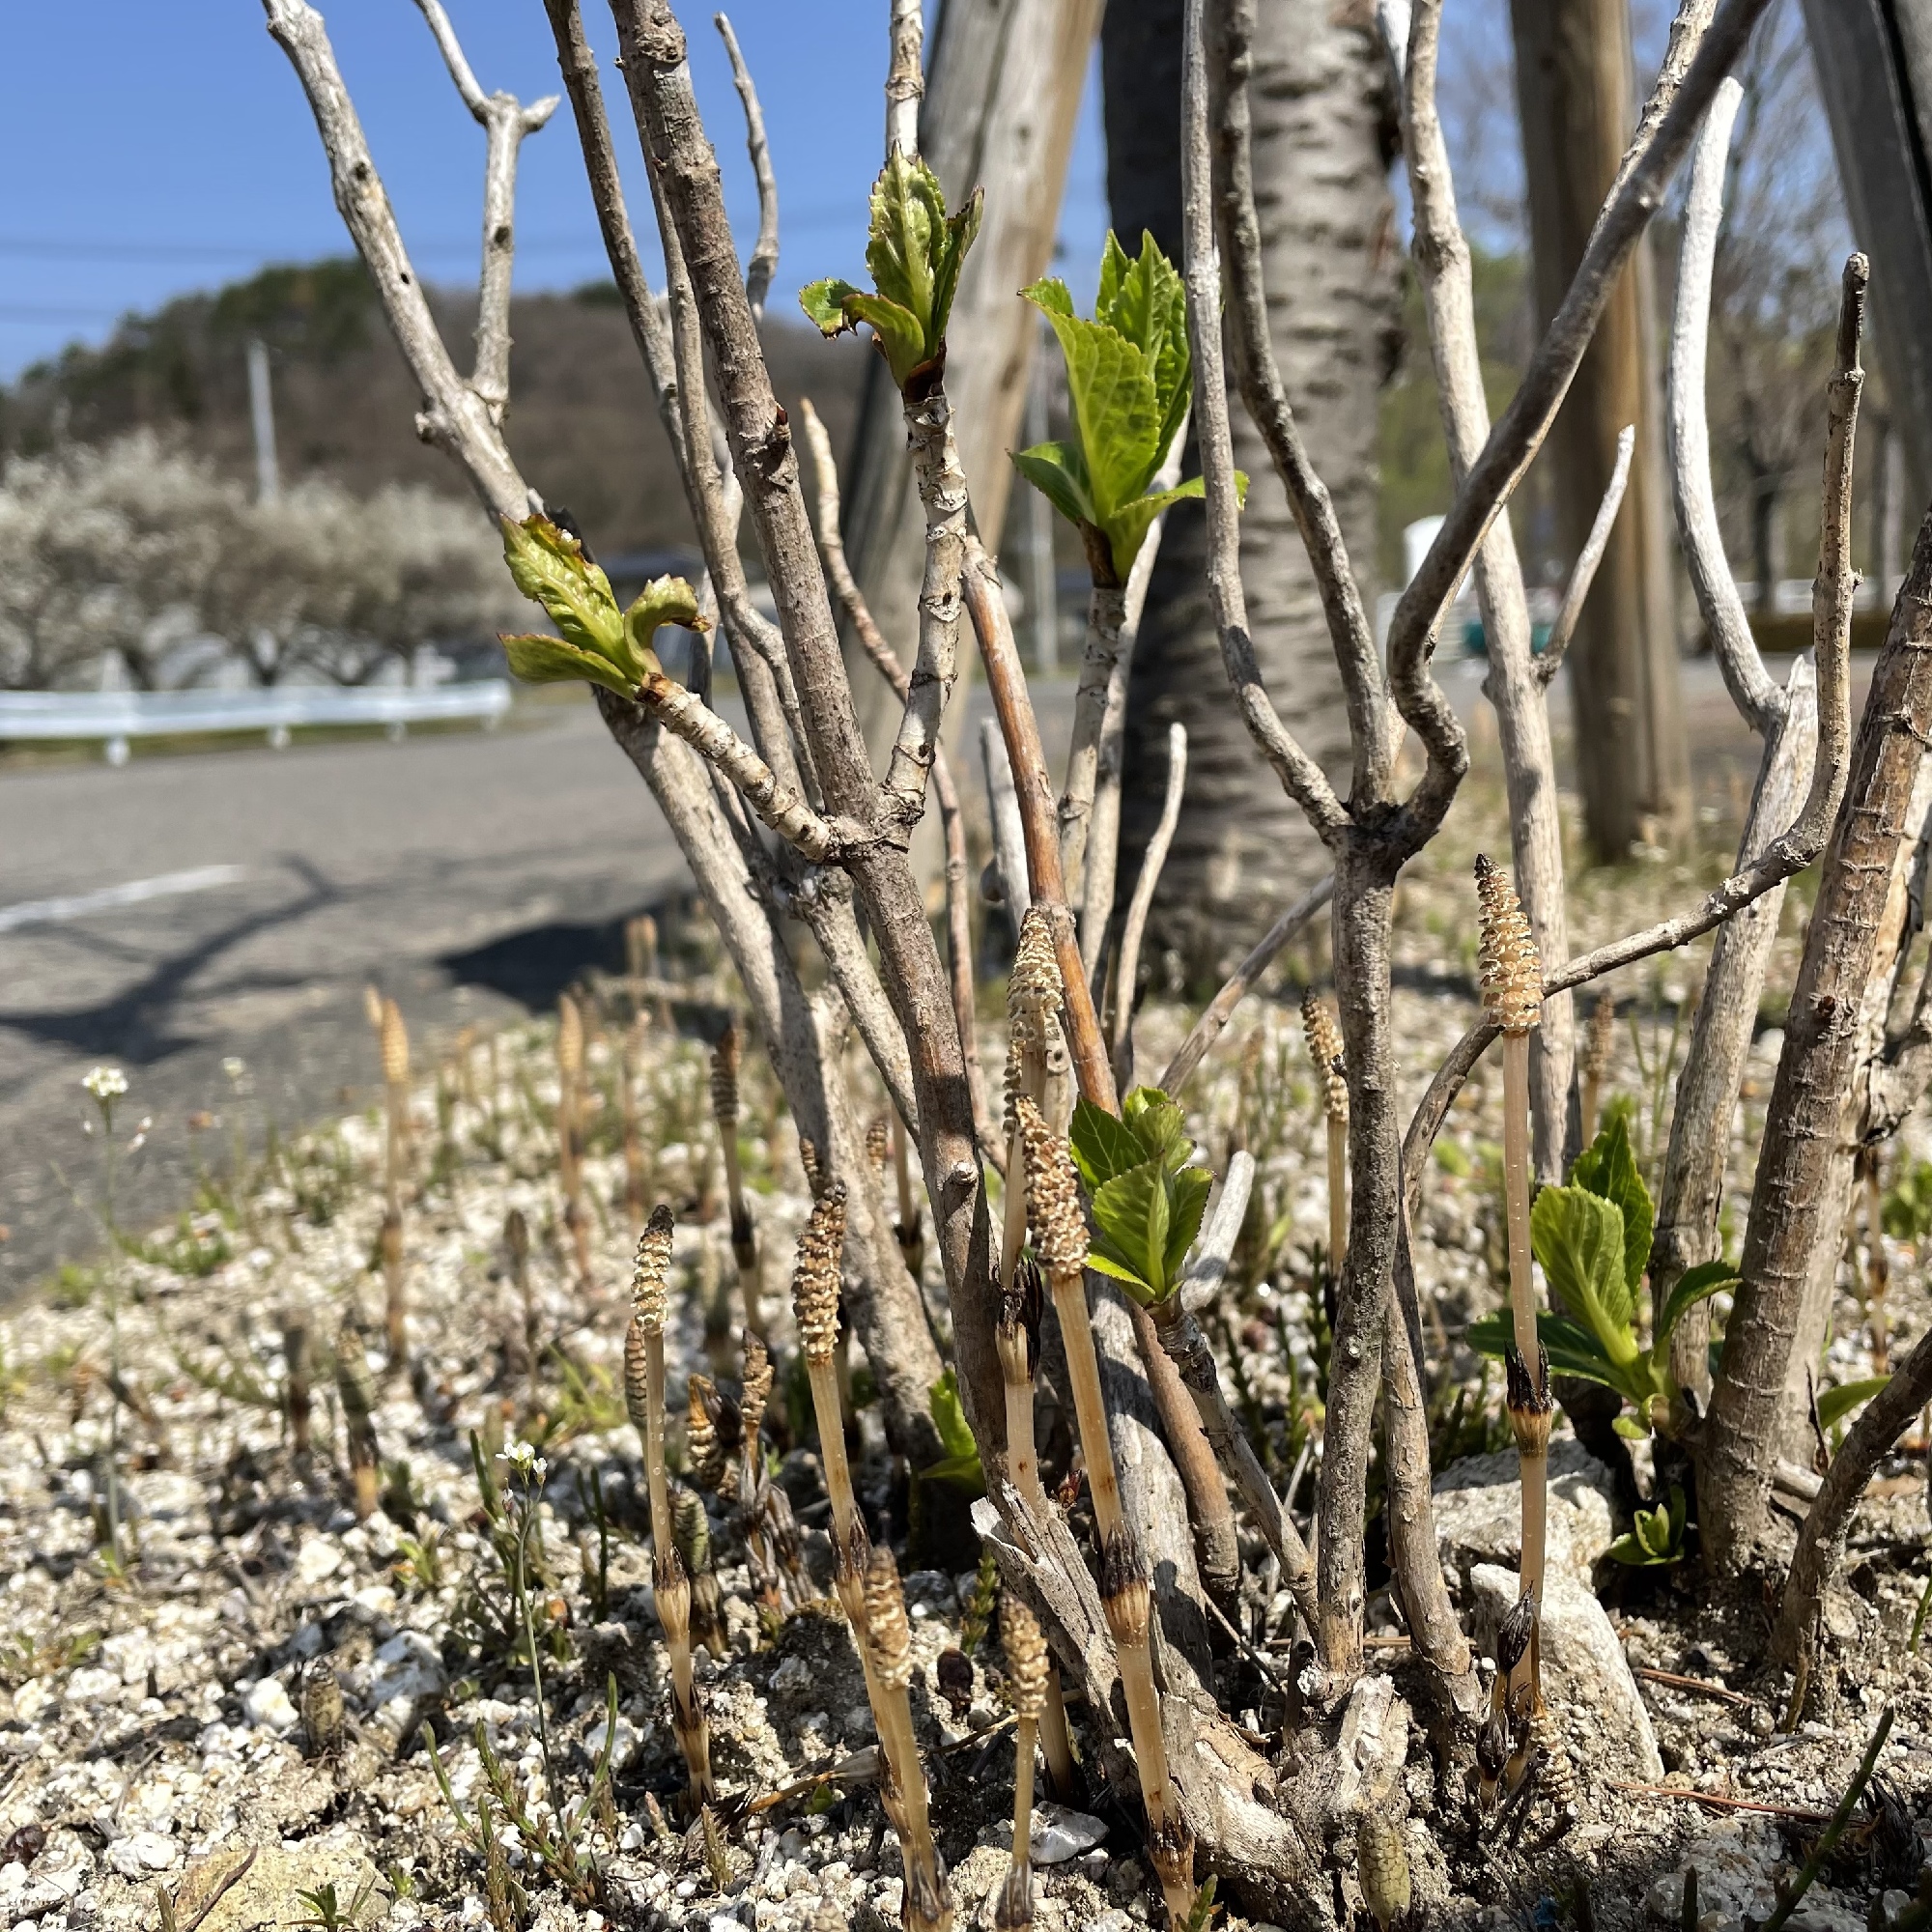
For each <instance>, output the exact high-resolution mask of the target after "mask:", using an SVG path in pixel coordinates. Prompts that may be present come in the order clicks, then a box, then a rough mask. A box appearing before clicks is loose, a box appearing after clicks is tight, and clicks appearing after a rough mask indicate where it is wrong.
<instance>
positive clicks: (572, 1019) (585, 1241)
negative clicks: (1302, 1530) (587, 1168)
mask: <svg viewBox="0 0 1932 1932" xmlns="http://www.w3.org/2000/svg"><path fill="white" fill-rule="evenodd" d="M582 1091H583V1014H582V1010H581V1009H579V1007H578V1004H577V1002H576V1001H575V1000H573V999H572V998H571V997H570V995H569V994H568V993H565V994H563V995H562V996H561V997H560V998H559V999H558V1001H557V1003H556V1149H557V1179H558V1180H559V1182H560V1183H561V1185H562V1188H563V1225H564V1226H565V1227H566V1228H568V1229H569V1230H570V1237H571V1242H572V1245H573V1248H574V1250H575V1252H576V1256H577V1278H578V1280H579V1282H580V1283H584V1282H588V1281H589V1279H590V1220H589V1216H588V1214H587V1213H586V1212H585V1209H584V1206H583V1168H582V1160H581V1159H580V1147H579V1132H580V1125H579V1120H578V1116H579V1113H580V1111H581V1107H580V1102H581V1100H582Z"/></svg>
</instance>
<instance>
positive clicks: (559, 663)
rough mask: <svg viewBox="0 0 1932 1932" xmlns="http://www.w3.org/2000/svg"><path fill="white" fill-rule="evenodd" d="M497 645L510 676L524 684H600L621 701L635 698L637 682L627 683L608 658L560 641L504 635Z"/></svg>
mask: <svg viewBox="0 0 1932 1932" xmlns="http://www.w3.org/2000/svg"><path fill="white" fill-rule="evenodd" d="M497 641H498V642H499V643H500V644H501V645H502V646H503V652H504V655H505V656H506V657H507V658H508V659H509V660H510V675H511V676H512V677H517V678H521V679H522V680H523V681H524V683H526V684H577V683H580V682H582V683H586V684H601V685H603V686H604V687H605V688H606V689H607V690H610V691H614V692H616V693H618V694H619V696H624V697H634V696H637V690H638V687H637V683H636V681H632V682H630V683H626V682H625V679H624V674H623V672H622V671H620V670H619V669H618V668H617V667H616V666H615V665H613V664H612V663H611V660H610V659H609V658H600V657H599V656H598V655H597V654H596V652H594V651H580V650H579V649H578V648H577V646H576V645H575V644H566V643H565V642H564V641H563V639H561V638H546V637H542V636H538V635H528V636H524V637H511V636H509V635H508V634H503V635H500V636H499V637H498V639H497Z"/></svg>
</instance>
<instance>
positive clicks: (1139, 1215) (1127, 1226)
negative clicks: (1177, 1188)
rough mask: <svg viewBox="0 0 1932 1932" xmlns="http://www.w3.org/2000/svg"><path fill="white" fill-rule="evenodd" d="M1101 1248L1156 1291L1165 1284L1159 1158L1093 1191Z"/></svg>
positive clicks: (1165, 1223)
mask: <svg viewBox="0 0 1932 1932" xmlns="http://www.w3.org/2000/svg"><path fill="white" fill-rule="evenodd" d="M1170 1226H1171V1220H1170V1216H1169V1210H1168V1191H1167V1174H1166V1172H1165V1170H1164V1169H1163V1168H1162V1166H1161V1164H1160V1162H1159V1161H1157V1160H1150V1161H1144V1162H1143V1163H1142V1164H1141V1165H1140V1166H1139V1167H1133V1168H1129V1169H1128V1170H1127V1171H1126V1173H1124V1174H1117V1175H1115V1176H1114V1178H1113V1179H1111V1180H1108V1181H1106V1182H1104V1183H1103V1184H1102V1185H1101V1186H1099V1187H1097V1188H1095V1189H1094V1228H1095V1229H1096V1230H1097V1231H1098V1233H1099V1236H1100V1245H1101V1248H1102V1251H1103V1252H1104V1253H1105V1254H1106V1255H1107V1256H1108V1257H1109V1258H1110V1259H1112V1260H1114V1261H1117V1262H1119V1263H1121V1264H1122V1265H1124V1266H1126V1267H1130V1268H1132V1269H1133V1270H1134V1272H1135V1273H1136V1274H1137V1275H1139V1277H1140V1279H1141V1280H1142V1282H1144V1283H1145V1284H1146V1286H1147V1287H1148V1288H1149V1289H1150V1290H1151V1292H1152V1293H1155V1294H1159V1293H1162V1291H1163V1290H1164V1289H1165V1288H1166V1286H1167V1280H1166V1273H1167V1236H1168V1230H1169V1227H1170Z"/></svg>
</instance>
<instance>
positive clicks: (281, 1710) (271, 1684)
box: [241, 1677, 298, 1731]
mask: <svg viewBox="0 0 1932 1932" xmlns="http://www.w3.org/2000/svg"><path fill="white" fill-rule="evenodd" d="M241 1710H242V1713H243V1715H244V1716H245V1717H246V1718H247V1719H248V1721H249V1722H250V1723H251V1724H256V1725H259V1726H260V1727H261V1728H262V1729H264V1730H269V1731H292V1730H294V1729H295V1727H296V1724H297V1722H298V1718H297V1714H296V1707H295V1705H294V1704H293V1703H292V1702H291V1701H290V1699H289V1692H288V1687H287V1686H286V1685H285V1684H284V1683H283V1682H282V1680H281V1679H280V1678H279V1677H265V1678H263V1679H262V1681H261V1682H260V1683H259V1684H254V1685H250V1686H249V1688H248V1689H247V1690H245V1691H244V1692H243V1693H242V1696H241Z"/></svg>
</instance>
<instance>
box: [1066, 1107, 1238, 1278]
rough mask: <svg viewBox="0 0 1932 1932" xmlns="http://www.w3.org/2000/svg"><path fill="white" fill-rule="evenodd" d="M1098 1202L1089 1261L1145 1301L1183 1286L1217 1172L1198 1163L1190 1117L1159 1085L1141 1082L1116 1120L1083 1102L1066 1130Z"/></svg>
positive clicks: (1091, 1196) (1090, 1194) (1090, 1196)
mask: <svg viewBox="0 0 1932 1932" xmlns="http://www.w3.org/2000/svg"><path fill="white" fill-rule="evenodd" d="M1067 1138H1068V1141H1069V1142H1070V1144H1071V1146H1072V1150H1073V1163H1074V1165H1075V1166H1076V1167H1077V1168H1078V1169H1079V1170H1080V1178H1081V1179H1082V1180H1083V1181H1085V1182H1086V1184H1087V1194H1088V1199H1089V1200H1090V1201H1091V1203H1092V1204H1093V1215H1094V1242H1093V1246H1092V1248H1091V1250H1090V1251H1089V1253H1088V1257H1087V1264H1088V1266H1089V1267H1092V1268H1095V1269H1097V1270H1098V1271H1099V1272H1100V1273H1101V1274H1105V1275H1111V1276H1112V1277H1113V1278H1114V1279H1115V1280H1116V1281H1118V1282H1120V1283H1121V1284H1122V1287H1124V1288H1125V1289H1126V1291H1127V1293H1129V1294H1131V1295H1132V1296H1133V1297H1134V1299H1135V1300H1136V1301H1138V1302H1140V1303H1142V1304H1143V1305H1144V1306H1145V1305H1146V1304H1148V1303H1150V1302H1154V1301H1164V1300H1166V1299H1167V1297H1168V1296H1169V1295H1170V1294H1172V1293H1175V1291H1176V1290H1177V1289H1178V1288H1179V1286H1180V1275H1181V1270H1182V1268H1183V1267H1184V1266H1185V1265H1186V1263H1187V1251H1188V1250H1189V1249H1190V1248H1191V1247H1193V1245H1194V1237H1195V1236H1196V1235H1198V1234H1199V1233H1200V1232H1201V1217H1202V1215H1203V1214H1204V1213H1206V1212H1207V1209H1208V1194H1209V1192H1210V1191H1211V1190H1212V1188H1213V1185H1214V1177H1213V1176H1212V1175H1211V1174H1209V1173H1208V1170H1207V1169H1206V1168H1204V1167H1196V1166H1195V1165H1194V1164H1193V1162H1194V1141H1193V1137H1192V1136H1191V1135H1190V1134H1189V1133H1188V1131H1187V1121H1186V1117H1185V1116H1184V1115H1183V1114H1182V1112H1181V1110H1180V1108H1179V1106H1178V1105H1176V1103H1175V1102H1174V1101H1172V1100H1170V1099H1169V1098H1168V1097H1167V1095H1166V1094H1163V1093H1162V1092H1161V1090H1160V1089H1159V1088H1158V1087H1136V1088H1135V1089H1134V1091H1133V1092H1132V1093H1131V1094H1128V1095H1127V1097H1126V1099H1125V1101H1124V1102H1123V1103H1122V1107H1121V1112H1120V1116H1119V1118H1118V1119H1117V1118H1116V1117H1115V1116H1114V1115H1112V1114H1110V1113H1108V1112H1107V1110H1106V1109H1105V1108H1104V1107H1096V1106H1095V1105H1094V1102H1093V1101H1091V1100H1082V1101H1081V1102H1080V1104H1079V1106H1077V1107H1076V1108H1075V1109H1074V1110H1073V1122H1072V1124H1071V1126H1070V1127H1069V1128H1068V1130H1067Z"/></svg>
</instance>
